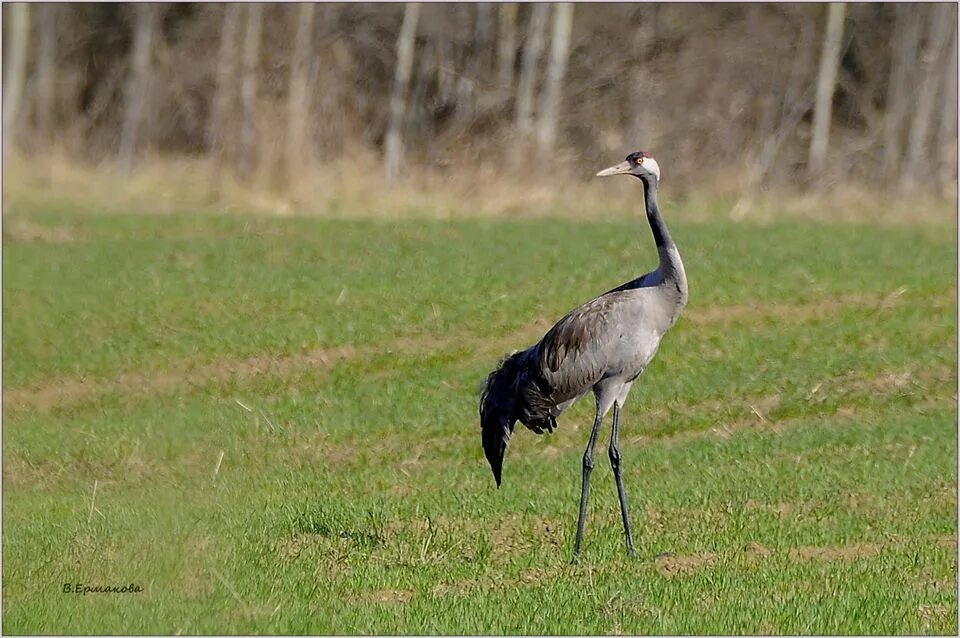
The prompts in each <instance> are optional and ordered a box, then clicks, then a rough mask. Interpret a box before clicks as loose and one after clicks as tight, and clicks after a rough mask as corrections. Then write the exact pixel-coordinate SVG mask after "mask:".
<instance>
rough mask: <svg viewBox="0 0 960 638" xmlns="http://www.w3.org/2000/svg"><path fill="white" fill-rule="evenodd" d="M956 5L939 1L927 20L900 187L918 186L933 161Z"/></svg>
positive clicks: (932, 8)
mask: <svg viewBox="0 0 960 638" xmlns="http://www.w3.org/2000/svg"><path fill="white" fill-rule="evenodd" d="M951 7H952V5H950V4H938V5H935V6H933V7H931V10H930V13H929V18H928V21H927V43H926V46H925V47H924V49H923V55H922V56H921V58H920V63H921V65H922V73H923V79H922V80H921V81H920V90H919V92H918V93H917V97H916V102H915V106H914V109H913V119H912V121H911V123H910V134H909V137H908V138H907V159H906V163H905V164H904V166H903V170H902V171H901V172H900V186H901V187H903V188H910V187H912V186H914V185H916V183H917V181H918V177H919V176H920V175H921V174H923V173H927V172H928V171H929V169H930V164H929V162H928V161H927V160H928V158H929V157H930V132H931V130H932V129H933V126H932V124H933V108H934V102H935V101H936V98H937V82H938V80H939V77H941V76H940V74H939V73H938V71H939V70H940V68H941V60H942V58H943V56H944V55H945V53H946V50H947V47H948V46H949V44H950V35H951V34H950V31H951V29H952V27H953V23H952V22H951V21H950V20H949V15H950V12H951Z"/></svg>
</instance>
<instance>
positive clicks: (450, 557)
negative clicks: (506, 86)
mask: <svg viewBox="0 0 960 638" xmlns="http://www.w3.org/2000/svg"><path fill="white" fill-rule="evenodd" d="M669 213H670V210H666V214H667V217H668V221H669ZM672 226H673V233H674V236H675V239H676V240H677V242H678V244H679V245H680V248H681V251H682V253H683V256H684V259H685V263H686V264H687V272H688V276H689V279H690V303H689V306H688V308H687V310H686V312H685V315H684V316H683V317H682V318H681V320H680V322H679V323H678V325H677V326H676V327H675V328H674V329H673V331H672V332H671V333H670V334H669V335H668V336H667V338H666V339H665V340H664V343H663V345H662V347H661V349H660V353H659V355H658V357H657V359H656V360H655V361H654V363H653V364H652V365H651V366H650V368H649V369H648V370H647V372H646V373H645V375H644V377H643V378H642V379H641V382H640V383H638V385H637V386H636V387H635V388H634V391H633V393H632V396H631V399H630V401H629V402H628V404H627V406H626V409H625V412H624V417H623V423H624V434H623V441H622V449H623V453H624V467H625V479H626V483H627V489H628V491H629V493H630V495H631V504H632V507H633V511H634V527H635V536H636V542H637V549H638V551H639V553H640V558H639V559H638V560H630V559H628V558H627V557H626V555H625V552H624V548H623V539H622V532H621V527H620V522H619V512H618V509H617V505H616V490H615V487H614V483H613V480H612V473H611V472H610V469H609V465H608V464H607V462H606V458H605V456H606V455H605V445H606V435H607V434H608V432H609V424H607V426H606V427H605V430H604V435H603V438H602V439H601V441H602V443H601V450H604V452H603V453H601V454H600V455H599V457H598V458H600V459H601V462H600V463H599V464H598V469H597V471H596V472H595V473H594V477H595V478H594V489H593V497H592V501H591V506H590V515H589V520H588V529H587V537H586V539H585V549H584V554H583V560H582V561H581V563H580V564H579V565H576V566H570V565H569V564H568V561H569V558H570V553H571V548H572V544H573V532H574V531H575V530H574V528H575V523H576V506H577V502H578V498H579V490H580V457H581V455H582V453H583V445H584V444H585V442H586V438H587V434H588V431H589V426H590V421H591V417H592V405H591V402H590V401H584V402H582V403H581V404H578V405H577V406H575V407H574V409H573V410H571V412H570V413H568V414H567V415H565V416H564V417H563V419H562V420H561V423H560V429H559V430H558V431H557V432H556V433H555V434H553V435H547V436H543V437H536V436H534V435H533V434H531V433H529V432H527V431H518V432H517V434H516V435H515V437H514V439H513V442H512V444H511V448H510V450H509V451H508V454H507V459H506V464H505V469H504V486H503V488H502V489H500V490H497V489H495V487H494V483H493V479H492V477H491V475H490V472H489V469H488V467H487V465H486V462H485V461H484V459H483V455H482V451H481V448H480V438H479V425H478V418H477V390H478V387H479V384H480V381H481V379H482V378H483V377H484V375H485V374H486V372H488V371H489V370H490V369H491V368H492V367H493V366H494V365H495V364H496V362H497V360H498V358H499V357H500V356H501V355H503V354H504V353H506V352H508V351H510V350H511V349H514V348H519V347H522V346H526V345H528V344H529V343H532V342H533V341H535V340H536V339H537V338H539V336H540V335H541V334H542V333H543V332H544V331H545V330H546V328H548V327H549V325H550V324H551V323H552V322H553V321H554V320H556V319H558V318H559V317H560V316H562V315H563V314H564V313H565V312H566V311H567V310H568V309H570V308H571V307H573V306H574V305H576V304H578V303H580V302H582V301H584V300H586V299H588V298H590V297H592V296H593V295H595V294H598V293H600V292H603V291H604V290H607V289H609V288H611V287H612V286H613V285H615V284H617V283H620V282H621V281H625V280H627V279H629V278H632V277H633V276H635V275H636V274H638V273H640V272H644V271H646V270H648V269H649V268H650V267H652V266H653V263H654V260H655V253H654V251H653V248H652V245H651V241H650V238H649V231H648V229H647V228H646V227H645V224H644V222H643V221H642V220H641V219H624V220H621V221H616V220H610V221H603V222H591V223H577V222H575V221H570V220H567V221H549V220H519V219H488V220H472V221H468V220H465V221H456V222H446V221H392V222H387V221H370V220H315V219H314V220H311V219H298V218H289V219H276V218H266V217H237V216H234V217H230V216H211V215H205V214H204V215H191V214H189V211H185V212H184V213H182V214H174V215H167V216H137V215H99V216H90V215H77V214H71V213H70V212H69V211H68V210H63V211H57V210H49V211H44V212H31V213H30V214H19V215H17V214H13V215H9V214H8V215H7V216H6V217H5V219H4V246H3V275H4V278H3V320H4V321H3V386H4V393H3V398H4V402H3V416H4V423H3V425H4V428H3V437H4V439H3V444H4V445H3V487H4V500H3V514H4V518H3V521H4V524H3V550H4V552H3V557H4V563H3V623H4V631H5V632H6V633H13V634H23V633H106V634H110V633H118V632H119V633H133V634H141V633H174V632H182V633H210V632H213V633H228V634H229V633H263V632H267V633H301V632H311V633H400V634H408V633H420V634H422V633H434V632H443V633H453V634H460V633H479V634H487V633H497V632H506V633H548V634H551V633H565V634H571V633H573V634H577V633H598V634H607V633H699V632H709V633H721V634H722V633H741V632H747V633H843V634H847V633H858V634H859V633H868V634H875V633H911V634H916V633H931V634H937V633H940V634H952V633H954V632H956V631H957V587H956V577H957V473H956V470H957V452H956V451H957V395H956V392H957V296H956V294H957V293H956V291H957V274H956V273H957V270H956V263H957V251H956V227H955V225H954V224H952V223H946V224H943V223H925V224H923V225H921V226H919V227H910V226H909V225H906V224H902V225H894V226H882V225H858V224H851V223H844V224H830V223H822V222H803V221H799V220H794V221H790V222H778V223H766V224H758V223H740V224H736V223H733V222H730V221H714V222H696V223H693V222H688V223H674V224H673V225H672ZM95 486H96V487H95ZM64 583H73V584H77V583H81V584H83V585H87V586H94V585H116V586H119V585H125V584H128V583H134V584H137V585H139V586H140V587H141V588H142V589H143V591H142V592H140V593H131V594H104V593H99V594H95V593H90V594H87V595H78V594H73V593H63V584H64Z"/></svg>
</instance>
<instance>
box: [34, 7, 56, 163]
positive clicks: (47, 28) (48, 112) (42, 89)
mask: <svg viewBox="0 0 960 638" xmlns="http://www.w3.org/2000/svg"><path fill="white" fill-rule="evenodd" d="M57 9H58V8H57V6H56V5H53V4H42V5H40V25H39V27H40V48H39V50H38V51H37V141H38V142H39V146H40V147H41V148H42V149H43V150H49V147H50V145H51V143H52V141H53V110H54V100H55V99H56V94H55V76H56V66H57V13H58V10H57Z"/></svg>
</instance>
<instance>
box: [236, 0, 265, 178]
mask: <svg viewBox="0 0 960 638" xmlns="http://www.w3.org/2000/svg"><path fill="white" fill-rule="evenodd" d="M246 8H247V21H246V25H245V27H244V34H243V51H242V53H241V57H242V64H243V68H242V71H241V78H240V109H241V111H242V114H241V117H240V157H239V163H238V165H237V173H238V174H239V176H240V178H241V179H249V178H250V177H251V175H253V170H254V168H255V166H256V150H257V149H256V144H257V121H256V118H257V66H258V64H259V62H260V32H261V30H262V28H263V5H261V4H260V3H258V2H254V3H251V4H248V5H247V7H246Z"/></svg>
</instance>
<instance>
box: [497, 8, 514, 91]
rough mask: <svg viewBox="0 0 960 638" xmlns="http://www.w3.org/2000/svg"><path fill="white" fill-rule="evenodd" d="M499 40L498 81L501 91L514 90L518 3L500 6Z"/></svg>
mask: <svg viewBox="0 0 960 638" xmlns="http://www.w3.org/2000/svg"><path fill="white" fill-rule="evenodd" d="M498 35H499V37H498V39H497V79H498V81H499V86H500V91H501V92H504V93H506V92H508V91H510V89H512V88H513V65H514V64H515V63H516V59H517V3H516V2H505V3H503V4H501V5H500V33H499V34H498Z"/></svg>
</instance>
